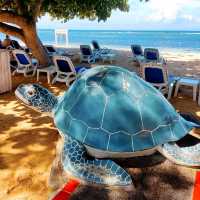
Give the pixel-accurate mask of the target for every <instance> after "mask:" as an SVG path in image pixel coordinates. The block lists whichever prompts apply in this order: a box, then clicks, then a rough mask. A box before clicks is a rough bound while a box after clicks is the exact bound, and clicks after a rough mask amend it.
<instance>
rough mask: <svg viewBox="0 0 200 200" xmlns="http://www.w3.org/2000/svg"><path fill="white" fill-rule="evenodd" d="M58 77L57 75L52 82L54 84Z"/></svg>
mask: <svg viewBox="0 0 200 200" xmlns="http://www.w3.org/2000/svg"><path fill="white" fill-rule="evenodd" d="M57 76H58V75H56V76H55V78H54V79H53V80H52V84H54V83H55V82H56V81H57Z"/></svg>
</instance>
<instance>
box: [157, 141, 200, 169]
mask: <svg viewBox="0 0 200 200" xmlns="http://www.w3.org/2000/svg"><path fill="white" fill-rule="evenodd" d="M158 151H159V152H160V153H161V154H162V155H163V156H165V157H166V158H168V159H169V160H171V161H172V162H174V163H176V164H178V165H184V166H187V167H200V143H198V144H195V145H193V146H189V147H180V146H178V145H177V144H176V143H175V142H169V143H166V144H163V145H162V146H160V147H158Z"/></svg>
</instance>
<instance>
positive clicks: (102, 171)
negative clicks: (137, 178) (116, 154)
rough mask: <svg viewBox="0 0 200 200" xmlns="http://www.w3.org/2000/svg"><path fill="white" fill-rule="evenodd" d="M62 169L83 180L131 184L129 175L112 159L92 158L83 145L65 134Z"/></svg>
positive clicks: (98, 182)
mask: <svg viewBox="0 0 200 200" xmlns="http://www.w3.org/2000/svg"><path fill="white" fill-rule="evenodd" d="M62 154H63V155H62V165H63V167H64V170H65V171H66V172H68V173H69V174H71V175H72V176H74V177H76V178H79V179H81V180H82V181H83V182H89V183H94V184H105V185H113V186H125V187H127V186H132V180H131V177H130V175H129V174H128V173H127V172H126V171H125V170H124V169H123V168H121V167H120V166H119V165H117V164H116V163H115V162H113V161H112V160H103V159H102V160H100V159H94V158H91V157H89V156H88V155H87V152H86V149H85V147H84V146H83V145H82V144H81V143H80V142H78V141H77V140H74V139H73V138H72V137H70V136H65V143H64V149H63V152H62Z"/></svg>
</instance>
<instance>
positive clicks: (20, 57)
mask: <svg viewBox="0 0 200 200" xmlns="http://www.w3.org/2000/svg"><path fill="white" fill-rule="evenodd" d="M16 57H17V59H18V61H19V62H20V64H22V65H28V64H30V63H29V61H28V59H27V58H26V56H25V55H24V54H22V53H17V54H16Z"/></svg>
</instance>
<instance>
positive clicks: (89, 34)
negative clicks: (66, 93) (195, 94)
mask: <svg viewBox="0 0 200 200" xmlns="http://www.w3.org/2000/svg"><path fill="white" fill-rule="evenodd" d="M38 34H39V37H40V39H41V40H42V42H43V43H44V44H55V31H54V30H53V29H39V30H38ZM1 38H2V36H1ZM92 40H97V41H99V43H100V45H101V46H102V47H108V48H114V49H130V45H131V44H140V45H142V47H155V48H158V49H160V50H161V51H162V50H163V51H167V50H168V51H184V52H197V53H199V52H200V31H132V30H68V46H69V47H79V45H80V44H91V41H92Z"/></svg>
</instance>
